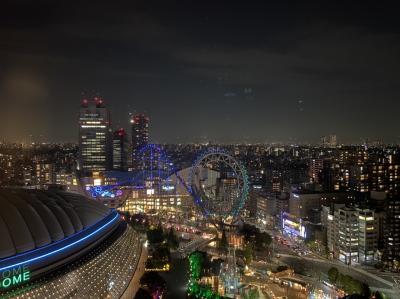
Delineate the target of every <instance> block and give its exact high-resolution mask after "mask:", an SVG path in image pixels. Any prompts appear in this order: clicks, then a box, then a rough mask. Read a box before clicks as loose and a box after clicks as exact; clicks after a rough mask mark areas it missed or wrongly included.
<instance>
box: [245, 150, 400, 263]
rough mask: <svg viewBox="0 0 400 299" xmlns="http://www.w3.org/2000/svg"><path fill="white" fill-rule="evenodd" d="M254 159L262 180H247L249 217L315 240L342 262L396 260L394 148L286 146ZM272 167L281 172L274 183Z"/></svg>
mask: <svg viewBox="0 0 400 299" xmlns="http://www.w3.org/2000/svg"><path fill="white" fill-rule="evenodd" d="M261 165H264V167H265V168H264V169H263V167H262V166H261V167H260V170H261V171H262V172H263V173H264V178H263V180H261V186H260V182H259V181H258V180H256V181H253V182H252V184H253V186H252V187H253V188H252V192H251V194H250V199H249V201H248V205H247V211H248V215H249V216H250V217H254V219H255V220H256V221H259V222H260V221H262V222H264V223H265V224H269V225H271V226H275V227H278V228H279V229H282V230H283V232H285V233H286V234H288V235H290V236H293V237H294V238H298V239H302V240H304V241H316V242H318V243H319V244H320V245H321V247H324V248H326V250H328V253H329V254H330V255H331V256H332V257H333V258H337V259H339V260H340V261H342V262H344V263H346V264H353V263H376V262H380V261H381V262H384V263H386V264H387V265H388V266H390V267H396V268H397V267H398V266H399V262H400V256H399V250H400V247H399V246H400V194H399V190H400V151H399V149H398V148H397V147H379V148H377V147H375V148H367V147H366V146H346V147H345V146H342V147H327V146H322V147H298V148H296V149H294V148H293V147H286V150H285V151H284V152H283V153H281V154H278V155H274V154H273V153H271V154H266V155H265V158H264V159H263V162H261ZM271 165H273V166H272V167H271V168H272V170H271V169H270V170H267V168H268V167H270V166H271ZM304 166H306V167H304ZM252 171H256V170H255V169H253V170H252ZM274 172H275V173H274ZM271 173H272V175H271ZM276 173H278V174H279V176H280V177H281V178H282V179H281V181H280V182H281V184H280V187H279V188H278V187H276V189H274V188H271V184H270V182H271V181H272V182H273V179H274V178H275V177H276V176H277V175H276ZM250 178H251V177H250ZM272 186H273V185H272Z"/></svg>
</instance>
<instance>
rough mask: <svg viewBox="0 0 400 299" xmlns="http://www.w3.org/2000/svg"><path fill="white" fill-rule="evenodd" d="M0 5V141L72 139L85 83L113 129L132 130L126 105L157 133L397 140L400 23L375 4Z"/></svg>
mask: <svg viewBox="0 0 400 299" xmlns="http://www.w3.org/2000/svg"><path fill="white" fill-rule="evenodd" d="M3 8H4V9H2V10H1V11H0V36H1V39H0V68H1V70H2V72H1V74H0V100H1V101H4V103H6V105H5V107H6V108H5V109H3V111H2V112H0V113H1V115H0V116H2V117H3V119H5V120H6V124H7V125H6V126H2V129H1V131H0V135H2V136H7V138H12V137H14V138H15V139H23V138H24V137H25V136H26V135H27V134H34V135H39V134H44V135H46V136H48V138H50V139H51V140H71V141H74V140H76V137H77V125H76V120H77V111H78V108H79V100H80V95H81V92H82V91H85V90H92V89H95V90H97V91H99V92H100V93H101V94H102V95H103V96H104V97H105V99H106V102H107V103H108V105H109V107H110V108H111V110H112V116H113V120H114V124H115V125H116V126H128V121H127V120H128V112H129V111H131V112H134V111H146V112H147V113H149V114H150V116H151V120H152V136H153V139H154V141H159V142H185V141H186V142H187V141H196V140H200V139H204V138H209V139H215V140H222V141H225V142H234V141H241V140H246V141H276V140H282V141H287V140H304V141H315V140H317V139H318V137H319V136H320V135H323V134H329V133H332V132H336V133H337V134H338V136H339V139H340V140H342V141H344V142H351V141H358V140H359V139H360V138H365V137H369V138H383V139H385V140H386V141H398V136H399V134H398V133H397V131H398V125H397V124H396V118H397V115H396V111H398V110H399V108H400V102H399V101H398V98H399V95H400V92H399V90H398V88H397V82H398V80H399V75H398V71H397V70H398V69H399V67H400V59H399V58H398V54H397V53H399V50H400V49H399V48H400V43H399V41H400V39H399V28H400V26H399V24H398V18H397V16H396V11H395V10H394V9H393V8H392V7H390V6H389V5H385V4H384V3H378V2H371V3H367V2H365V1H363V2H361V1H346V2H337V1H335V2H333V1H332V2H329V3H323V2H321V1H318V2H309V1H308V2H307V3H300V2H298V3H297V4H291V3H289V2H285V1H279V2H278V3H275V4H271V3H268V2H267V1H246V2H239V1H196V2H189V1H130V2H124V3H122V2H118V3H117V2H115V3H114V2H113V3H111V2H101V1H97V2H92V3H90V1H81V2H76V3H72V2H71V1H69V2H66V1H57V3H55V2H51V1H39V2H37V1H35V2H31V1H10V2H5V3H4V5H3ZM248 88H251V89H252V94H251V95H250V96H249V95H246V94H245V92H244V90H245V89H248ZM226 94H235V95H236V96H235V97H231V98H229V99H227V97H226V96H224V95H226ZM299 98H301V99H303V101H304V103H303V104H302V107H301V109H299V104H298V99H299ZM15 103H21V105H19V106H22V107H24V108H23V109H22V110H23V111H29V110H31V108H32V103H35V105H34V107H35V109H34V110H31V111H33V112H34V113H30V116H29V117H28V116H27V115H26V114H25V112H23V113H21V112H20V111H19V110H18V109H16V108H15V107H17V104H15ZM25 108H26V109H25ZM18 113H20V114H19V115H17V114H18ZM4 115H7V116H6V117H5V116H4ZM28 120H29V121H28ZM10 128H13V129H12V130H11V129H10Z"/></svg>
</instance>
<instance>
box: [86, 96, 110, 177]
mask: <svg viewBox="0 0 400 299" xmlns="http://www.w3.org/2000/svg"><path fill="white" fill-rule="evenodd" d="M111 133H112V131H111V119H110V112H109V110H108V109H107V108H106V106H105V105H104V101H103V99H101V98H99V97H94V98H93V99H84V100H83V101H82V104H81V108H80V114H79V167H80V170H81V171H82V173H83V174H86V175H88V174H91V173H92V172H93V171H105V170H109V169H111V165H112V143H111V138H112V137H111Z"/></svg>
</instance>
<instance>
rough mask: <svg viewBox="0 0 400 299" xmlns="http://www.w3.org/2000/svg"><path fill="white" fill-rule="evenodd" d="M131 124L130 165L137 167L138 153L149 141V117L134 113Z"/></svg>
mask: <svg viewBox="0 0 400 299" xmlns="http://www.w3.org/2000/svg"><path fill="white" fill-rule="evenodd" d="M131 124H132V166H133V169H136V168H137V167H138V164H139V161H138V153H139V151H140V149H141V148H142V147H143V146H145V145H147V144H148V142H149V118H148V117H147V116H145V115H144V114H136V115H134V116H133V117H132V119H131Z"/></svg>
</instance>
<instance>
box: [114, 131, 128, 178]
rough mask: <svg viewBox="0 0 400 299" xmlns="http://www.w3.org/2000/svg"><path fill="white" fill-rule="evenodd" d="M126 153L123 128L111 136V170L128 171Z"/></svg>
mask: <svg viewBox="0 0 400 299" xmlns="http://www.w3.org/2000/svg"><path fill="white" fill-rule="evenodd" d="M128 152H129V141H128V136H127V134H126V132H125V130H124V129H123V128H121V129H118V130H116V131H115V132H114V136H113V170H121V171H126V170H128V155H129V153H128Z"/></svg>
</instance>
